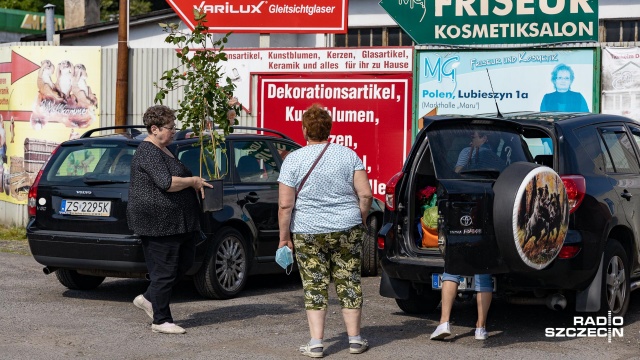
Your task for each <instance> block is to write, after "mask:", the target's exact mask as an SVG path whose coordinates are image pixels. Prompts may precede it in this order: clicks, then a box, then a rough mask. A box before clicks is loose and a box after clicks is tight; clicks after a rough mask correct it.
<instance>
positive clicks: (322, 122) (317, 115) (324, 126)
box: [302, 104, 333, 141]
mask: <svg viewBox="0 0 640 360" xmlns="http://www.w3.org/2000/svg"><path fill="white" fill-rule="evenodd" d="M332 122H333V120H331V115H330V114H329V112H328V111H327V110H325V109H324V108H322V106H320V104H313V105H311V107H309V108H308V109H307V110H306V111H305V112H304V113H303V114H302V127H304V128H306V129H307V137H308V138H309V140H313V141H325V140H327V139H328V138H329V134H331V123H332Z"/></svg>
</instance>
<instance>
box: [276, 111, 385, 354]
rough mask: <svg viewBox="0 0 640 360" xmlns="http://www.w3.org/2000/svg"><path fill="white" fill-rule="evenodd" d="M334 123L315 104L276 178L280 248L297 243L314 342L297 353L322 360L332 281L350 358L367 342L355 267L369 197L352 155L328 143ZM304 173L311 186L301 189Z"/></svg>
mask: <svg viewBox="0 0 640 360" xmlns="http://www.w3.org/2000/svg"><path fill="white" fill-rule="evenodd" d="M331 122H332V119H331V116H330V115H329V113H328V112H327V111H326V110H325V109H323V108H321V107H320V106H319V105H317V104H314V105H313V106H311V107H310V108H309V109H307V110H306V111H305V112H304V114H303V115H302V133H303V135H304V137H305V139H306V140H307V146H305V147H303V148H301V149H298V150H296V151H294V152H292V153H291V154H289V155H288V156H287V158H286V159H285V160H284V162H283V164H282V169H281V171H280V176H279V178H278V181H279V182H280V185H279V199H278V204H279V210H278V222H279V226H280V244H279V245H278V248H281V247H283V246H288V247H289V248H290V249H293V248H294V245H295V254H296V259H297V261H298V268H299V269H300V277H301V278H302V285H303V289H304V303H305V309H306V314H307V320H308V322H309V330H310V333H311V340H310V341H309V343H307V344H306V345H303V346H301V347H300V352H302V353H303V355H306V356H309V357H314V358H319V357H322V356H323V355H324V353H323V351H324V347H323V344H322V339H323V337H324V324H325V318H326V314H327V305H328V287H329V283H330V280H331V279H333V280H334V282H335V284H336V293H337V295H338V298H339V300H340V305H341V307H342V317H343V319H344V323H345V325H346V328H347V335H348V336H349V352H350V353H351V354H360V353H363V352H364V351H366V350H367V348H368V342H367V341H366V340H364V339H363V338H362V337H361V336H360V322H361V310H362V289H361V286H360V266H361V265H360V264H361V256H362V233H363V231H362V230H363V224H364V223H366V218H367V216H368V214H369V209H370V208H371V202H372V200H373V195H372V193H371V187H370V186H369V180H368V178H367V173H366V171H365V170H364V165H363V163H362V160H360V158H359V157H358V156H357V155H356V153H355V152H354V151H353V150H351V149H349V148H347V147H344V146H341V145H337V144H331V145H329V144H328V140H327V139H328V137H329V134H330V132H331ZM323 149H324V150H326V152H325V153H324V154H322V151H323ZM319 156H321V157H319ZM318 158H319V161H318V162H317V166H316V167H315V168H314V169H312V170H313V171H312V172H310V173H309V169H311V167H312V164H313V163H314V161H315V160H316V159H318ZM307 173H309V177H308V178H307V179H308V181H306V182H305V183H304V184H303V186H302V187H300V183H301V182H302V180H303V178H305V176H306V175H307ZM296 193H297V194H296ZM292 233H293V241H292V240H291V234H292Z"/></svg>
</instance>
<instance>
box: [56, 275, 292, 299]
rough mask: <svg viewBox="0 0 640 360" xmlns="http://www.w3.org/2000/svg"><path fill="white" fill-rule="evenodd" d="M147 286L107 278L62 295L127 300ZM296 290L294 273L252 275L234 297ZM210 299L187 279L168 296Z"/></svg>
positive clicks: (143, 290)
mask: <svg viewBox="0 0 640 360" xmlns="http://www.w3.org/2000/svg"><path fill="white" fill-rule="evenodd" d="M60 286H62V285H60ZM147 286H149V282H148V281H147V280H144V279H119V278H107V279H106V280H105V282H103V283H102V284H101V285H100V286H98V287H97V288H96V289H94V290H70V289H66V290H65V291H64V292H63V294H62V295H63V296H64V297H69V298H75V299H87V300H101V301H116V302H131V301H133V298H135V297H136V296H138V295H139V294H142V293H144V292H145V291H146V289H147ZM296 289H299V290H301V289H302V284H301V282H300V276H299V275H298V274H297V273H295V274H291V275H285V274H278V275H254V276H250V277H249V279H248V280H247V284H246V286H245V288H244V289H243V290H242V291H241V292H240V294H238V297H251V296H264V295H268V294H272V293H279V292H282V291H291V290H296ZM211 300H213V299H207V298H204V297H202V296H201V295H200V294H199V293H198V292H197V290H196V288H195V286H194V285H193V281H192V280H191V279H189V278H186V279H184V280H183V281H181V282H180V283H179V284H178V285H176V287H175V288H174V289H173V295H172V297H171V302H172V303H181V302H191V301H211ZM220 301H224V300H220Z"/></svg>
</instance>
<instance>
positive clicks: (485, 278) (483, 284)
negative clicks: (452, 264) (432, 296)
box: [442, 273, 493, 292]
mask: <svg viewBox="0 0 640 360" xmlns="http://www.w3.org/2000/svg"><path fill="white" fill-rule="evenodd" d="M473 280H474V282H475V287H474V290H475V291H477V292H493V278H492V277H491V275H490V274H476V275H474V276H473ZM442 281H443V282H444V281H453V282H454V283H456V284H458V285H460V281H462V276H459V275H451V274H448V273H444V274H442Z"/></svg>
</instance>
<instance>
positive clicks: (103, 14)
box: [100, 0, 152, 21]
mask: <svg viewBox="0 0 640 360" xmlns="http://www.w3.org/2000/svg"><path fill="white" fill-rule="evenodd" d="M119 4H120V1H119V0H102V1H101V3H100V19H101V20H102V21H109V20H115V19H117V18H118V15H119V14H120V7H119ZM151 5H152V4H151V2H150V1H147V0H129V16H135V15H141V14H146V13H148V12H150V11H151Z"/></svg>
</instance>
